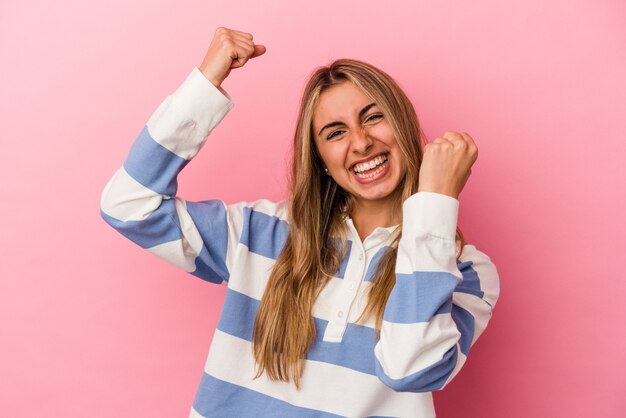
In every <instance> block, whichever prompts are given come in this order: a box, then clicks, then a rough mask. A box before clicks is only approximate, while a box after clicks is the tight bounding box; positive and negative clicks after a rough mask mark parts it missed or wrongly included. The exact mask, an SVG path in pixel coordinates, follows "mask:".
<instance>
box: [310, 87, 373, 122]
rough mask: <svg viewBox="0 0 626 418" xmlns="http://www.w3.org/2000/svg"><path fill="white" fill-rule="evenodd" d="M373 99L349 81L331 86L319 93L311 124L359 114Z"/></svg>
mask: <svg viewBox="0 0 626 418" xmlns="http://www.w3.org/2000/svg"><path fill="white" fill-rule="evenodd" d="M372 102H373V100H372V98H371V97H369V96H368V95H367V94H365V92H364V91H363V90H361V89H360V88H359V87H357V86H356V85H354V83H352V82H350V81H345V82H343V83H341V84H337V85H335V86H332V87H331V88H329V89H328V90H325V91H324V92H323V93H322V94H320V96H319V98H318V100H317V103H316V106H315V108H314V109H313V124H314V125H315V126H317V125H318V124H324V123H327V122H332V121H335V120H338V121H341V120H344V119H348V118H351V117H354V116H356V115H358V114H359V111H360V110H361V109H363V107H365V106H367V105H368V104H370V103H372Z"/></svg>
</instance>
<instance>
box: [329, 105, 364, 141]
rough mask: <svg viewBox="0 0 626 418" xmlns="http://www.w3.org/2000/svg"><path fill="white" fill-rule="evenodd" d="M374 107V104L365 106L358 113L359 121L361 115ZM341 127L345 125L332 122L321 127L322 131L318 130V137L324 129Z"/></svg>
mask: <svg viewBox="0 0 626 418" xmlns="http://www.w3.org/2000/svg"><path fill="white" fill-rule="evenodd" d="M374 106H376V103H370V104H368V105H367V106H365V107H364V108H363V109H361V110H360V111H359V119H361V118H363V115H365V114H366V113H367V111H368V110H370V109H371V108H372V107H374ZM342 125H345V123H343V122H339V121H333V122H330V123H327V124H326V125H324V126H323V127H322V129H320V131H319V132H318V135H321V134H322V132H323V131H324V129H328V128H332V127H335V126H342Z"/></svg>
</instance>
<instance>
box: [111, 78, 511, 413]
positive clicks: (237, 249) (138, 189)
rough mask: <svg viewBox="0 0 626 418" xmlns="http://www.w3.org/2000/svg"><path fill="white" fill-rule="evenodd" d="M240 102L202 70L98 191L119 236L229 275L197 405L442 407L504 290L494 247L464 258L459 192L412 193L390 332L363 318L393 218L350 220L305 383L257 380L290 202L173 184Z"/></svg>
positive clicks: (296, 409) (206, 275) (253, 408)
mask: <svg viewBox="0 0 626 418" xmlns="http://www.w3.org/2000/svg"><path fill="white" fill-rule="evenodd" d="M232 106H233V104H232V102H231V100H230V98H229V97H227V96H226V95H225V93H223V92H222V91H220V90H218V89H217V88H215V87H214V86H213V85H212V84H211V83H210V82H209V81H208V80H207V79H206V78H205V77H204V76H203V75H202V73H201V72H200V71H199V70H198V69H197V68H194V70H193V71H192V72H191V74H190V75H189V77H188V78H187V79H186V80H185V81H184V82H183V83H182V85H181V86H180V87H179V88H178V89H177V90H176V91H175V92H174V93H173V94H172V95H170V96H168V97H167V98H166V99H165V100H164V101H163V102H162V103H161V105H160V106H159V107H158V108H157V110H156V111H155V112H154V114H153V115H152V117H151V118H150V119H149V121H148V123H147V125H146V127H145V128H144V129H143V130H142V131H141V133H140V135H139V137H138V138H137V140H136V141H135V143H134V144H133V146H132V148H131V150H130V152H129V155H128V157H127V159H126V161H125V162H124V165H123V166H122V167H121V168H120V169H119V170H118V171H117V172H116V173H115V174H114V175H113V177H112V178H111V180H110V181H109V182H108V183H107V185H106V187H105V189H104V191H103V195H102V201H101V215H102V217H103V218H104V219H105V221H107V222H108V223H109V224H110V225H112V226H113V227H114V228H115V229H116V230H118V231H119V232H120V233H121V234H123V235H124V236H126V237H127V238H129V239H131V240H132V241H133V242H135V243H137V244H138V245H140V246H141V247H143V248H146V249H147V250H148V251H150V252H152V253H153V254H155V255H157V256H159V257H161V258H163V259H165V260H166V261H168V262H170V263H172V264H174V265H176V266H178V267H179V268H181V269H183V270H184V271H187V272H189V273H191V274H193V275H195V276H198V277H200V278H202V279H204V280H207V281H209V282H213V283H223V284H224V285H226V286H227V287H228V289H227V294H226V299H225V302H224V306H223V309H222V312H221V316H220V321H219V324H218V326H217V330H216V331H215V334H214V337H213V341H212V343H211V347H210V350H209V354H208V358H207V361H206V364H205V368H204V373H203V376H202V379H201V381H200V384H199V387H198V391H197V394H196V397H195V400H194V404H193V406H192V408H191V412H190V417H235V416H236V417H245V416H255V417H277V416H280V417H287V416H289V417H295V416H298V417H309V416H310V417H326V416H329V417H335V416H349V417H365V416H395V417H434V416H435V410H434V405H433V400H432V395H431V392H432V391H434V390H439V389H442V388H443V387H445V386H446V385H447V384H448V383H449V382H450V381H451V380H452V379H453V377H454V376H455V375H456V374H457V373H458V372H459V370H460V368H461V367H462V366H463V364H464V363H465V360H466V358H467V356H468V354H469V351H470V348H471V346H472V345H473V344H474V343H475V342H476V340H477V338H478V337H479V336H480V334H481V333H482V332H483V331H484V330H485V328H486V326H487V323H488V321H489V319H490V317H491V311H492V308H493V307H494V305H495V303H496V300H497V298H498V295H499V280H498V275H497V271H496V268H495V266H494V265H493V263H492V262H491V261H490V259H489V257H487V256H486V255H485V254H483V253H482V252H480V251H478V250H477V249H476V248H475V247H474V246H473V245H469V244H468V245H466V246H465V249H464V251H463V254H462V256H461V257H460V260H457V259H456V252H457V244H456V243H455V231H456V225H457V213H458V201H457V200H456V199H454V198H452V197H449V196H445V195H441V194H437V193H427V192H421V193H417V194H415V195H413V196H411V197H410V198H409V199H407V200H406V201H405V202H404V205H403V235H402V238H401V240H400V243H399V247H398V258H397V261H396V284H395V287H394V289H393V291H392V293H391V295H390V297H389V300H388V302H387V305H386V308H385V313H384V321H383V325H382V329H381V332H380V338H378V337H377V335H376V332H375V330H374V323H373V319H370V320H369V322H367V323H365V324H356V322H357V319H358V318H359V317H360V315H361V313H362V311H363V309H364V308H365V305H366V303H367V293H368V290H369V288H370V287H371V285H372V281H371V280H372V276H373V272H374V270H375V266H376V264H377V262H378V260H379V259H380V257H381V255H382V254H383V253H384V251H386V249H387V247H388V244H389V243H390V238H391V235H392V233H393V231H394V229H395V227H389V228H377V229H376V230H375V231H373V232H372V234H371V235H370V236H368V237H367V238H366V239H365V240H364V241H361V239H360V238H359V236H358V234H357V231H356V229H355V228H354V225H353V223H352V221H351V220H350V219H347V220H346V223H345V224H346V229H347V231H348V246H349V248H348V251H347V254H346V256H345V258H344V260H343V261H342V263H341V266H340V268H339V270H338V271H337V272H336V274H335V276H334V277H333V278H332V279H331V280H330V282H329V283H328V285H327V286H326V287H325V288H324V289H323V291H322V292H321V294H320V296H319V298H318V300H317V301H316V304H315V306H314V311H313V316H314V320H315V325H316V328H317V337H316V341H315V343H314V345H313V346H312V348H311V350H310V351H309V353H308V354H307V359H306V366H305V371H304V375H303V377H302V388H301V389H300V390H297V389H296V388H295V386H294V385H293V384H292V383H286V382H273V381H270V380H269V379H268V378H267V377H266V376H265V375H263V376H261V377H260V378H258V379H254V375H255V374H256V373H255V363H254V358H253V356H252V345H251V341H252V333H253V327H254V320H255V317H256V312H257V309H258V306H259V302H260V300H261V297H262V294H263V290H264V288H265V285H266V283H267V280H268V277H269V273H270V271H271V268H272V266H273V263H274V261H275V259H276V258H277V257H278V255H279V254H280V252H281V250H282V248H283V246H284V243H285V240H286V238H287V236H288V233H289V224H288V221H287V211H288V202H287V201H281V202H270V201H267V200H259V201H255V202H241V203H238V204H234V205H226V204H225V203H224V202H222V201H219V200H206V201H200V202H189V201H186V200H184V199H182V198H180V197H178V196H176V190H177V181H176V178H177V175H178V173H179V172H180V171H181V170H182V169H183V168H184V167H185V165H186V164H187V163H188V162H189V160H190V159H192V158H193V157H194V156H195V155H196V154H197V153H198V151H199V150H200V148H201V147H202V146H203V144H204V142H205V140H206V138H207V136H208V135H209V133H210V132H211V131H212V130H213V128H214V127H215V126H217V124H218V123H219V122H220V121H221V120H222V118H223V117H224V116H225V115H226V114H227V113H228V111H229V110H230V109H231V108H232Z"/></svg>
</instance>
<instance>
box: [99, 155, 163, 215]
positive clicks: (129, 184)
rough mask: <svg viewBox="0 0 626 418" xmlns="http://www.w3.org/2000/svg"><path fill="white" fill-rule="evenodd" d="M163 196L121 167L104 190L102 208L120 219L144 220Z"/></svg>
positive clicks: (157, 205) (156, 206)
mask: <svg viewBox="0 0 626 418" xmlns="http://www.w3.org/2000/svg"><path fill="white" fill-rule="evenodd" d="M162 200H163V196H161V195H160V194H158V193H155V192H154V191H153V190H150V189H148V188H147V187H145V186H144V185H142V184H141V183H139V182H138V181H137V180H135V179H134V178H132V177H131V176H130V175H129V174H128V173H127V172H126V170H124V167H120V168H119V169H118V170H117V171H116V172H115V174H114V175H113V177H111V179H110V180H109V181H108V183H107V184H106V186H105V187H104V190H103V191H102V198H101V201H100V208H101V210H102V211H103V212H104V213H106V214H107V215H109V216H110V217H112V218H115V219H118V220H120V221H142V220H144V219H146V218H147V217H148V216H149V215H150V214H151V213H152V212H153V211H154V210H155V209H156V208H158V207H159V205H160V204H161V201H162Z"/></svg>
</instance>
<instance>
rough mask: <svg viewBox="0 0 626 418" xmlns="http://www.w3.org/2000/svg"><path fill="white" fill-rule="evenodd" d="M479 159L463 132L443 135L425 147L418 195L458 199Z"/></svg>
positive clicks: (472, 142)
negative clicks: (433, 194)
mask: <svg viewBox="0 0 626 418" xmlns="http://www.w3.org/2000/svg"><path fill="white" fill-rule="evenodd" d="M476 158H478V148H477V147H476V144H475V143H474V140H473V139H472V137H471V136H469V135H468V134H466V133H465V132H462V133H459V132H446V133H445V134H443V137H442V138H437V139H435V140H434V141H433V142H431V143H430V144H427V145H426V146H425V147H424V158H423V160H422V165H421V167H420V173H419V185H418V191H420V192H434V193H441V194H445V195H448V196H452V197H454V198H455V199H456V198H458V197H459V194H460V193H461V190H463V187H464V186H465V183H466V182H467V180H468V179H469V176H470V174H471V172H472V170H471V168H472V165H473V164H474V162H475V161H476Z"/></svg>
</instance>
